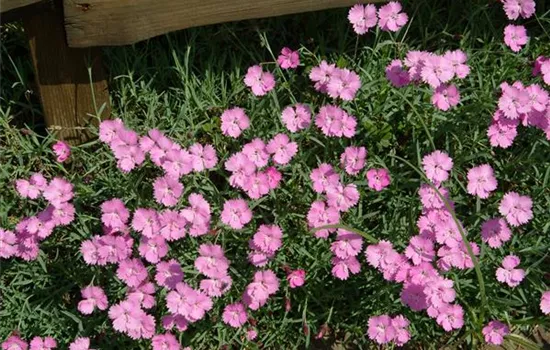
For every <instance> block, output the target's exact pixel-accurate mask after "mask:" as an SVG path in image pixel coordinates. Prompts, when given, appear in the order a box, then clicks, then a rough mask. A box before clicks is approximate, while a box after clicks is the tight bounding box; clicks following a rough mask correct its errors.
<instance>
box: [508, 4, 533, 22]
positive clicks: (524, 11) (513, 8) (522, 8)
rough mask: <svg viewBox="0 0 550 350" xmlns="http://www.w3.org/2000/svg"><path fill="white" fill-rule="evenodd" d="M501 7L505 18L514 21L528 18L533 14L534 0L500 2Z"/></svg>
mask: <svg viewBox="0 0 550 350" xmlns="http://www.w3.org/2000/svg"><path fill="white" fill-rule="evenodd" d="M502 7H503V8H504V12H506V17H508V19H510V20H516V19H518V18H519V17H520V16H521V17H523V18H529V17H531V16H532V15H533V14H534V13H535V7H536V5H535V0H502Z"/></svg>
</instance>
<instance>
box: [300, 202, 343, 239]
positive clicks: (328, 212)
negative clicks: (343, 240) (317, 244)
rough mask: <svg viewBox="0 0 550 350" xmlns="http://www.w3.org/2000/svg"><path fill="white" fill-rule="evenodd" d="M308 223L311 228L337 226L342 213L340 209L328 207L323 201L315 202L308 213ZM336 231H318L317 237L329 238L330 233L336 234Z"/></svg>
mask: <svg viewBox="0 0 550 350" xmlns="http://www.w3.org/2000/svg"><path fill="white" fill-rule="evenodd" d="M307 221H308V225H309V227H321V226H326V225H335V224H338V222H339V221H340V213H339V211H338V209H336V208H333V207H331V206H327V205H326V204H325V202H323V201H315V202H313V203H312V204H311V207H310V209H309V211H308V213H307ZM334 231H335V230H334V229H323V230H317V231H316V232H315V236H316V237H319V238H327V237H328V234H329V232H334Z"/></svg>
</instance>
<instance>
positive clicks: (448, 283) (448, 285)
mask: <svg viewBox="0 0 550 350" xmlns="http://www.w3.org/2000/svg"><path fill="white" fill-rule="evenodd" d="M453 284H454V283H453V281H452V280H449V279H446V278H443V277H440V276H436V277H433V278H432V279H431V280H430V281H429V282H427V283H426V285H425V286H424V293H425V294H426V297H427V301H428V303H429V305H431V306H435V307H436V308H438V309H439V308H441V307H442V306H444V305H446V304H450V303H452V302H453V301H454V300H455V298H456V292H455V290H454V289H453Z"/></svg>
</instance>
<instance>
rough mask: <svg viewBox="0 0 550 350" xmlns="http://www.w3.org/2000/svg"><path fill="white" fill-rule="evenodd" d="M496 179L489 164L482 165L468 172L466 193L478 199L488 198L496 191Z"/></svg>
mask: <svg viewBox="0 0 550 350" xmlns="http://www.w3.org/2000/svg"><path fill="white" fill-rule="evenodd" d="M497 184H498V183H497V179H496V178H495V175H494V172H493V168H491V166H490V165H489V164H482V165H480V166H477V167H474V168H472V169H470V170H469V171H468V193H469V194H471V195H473V196H478V197H479V198H483V199H485V198H488V197H489V195H490V194H491V192H493V191H494V190H496V189H497Z"/></svg>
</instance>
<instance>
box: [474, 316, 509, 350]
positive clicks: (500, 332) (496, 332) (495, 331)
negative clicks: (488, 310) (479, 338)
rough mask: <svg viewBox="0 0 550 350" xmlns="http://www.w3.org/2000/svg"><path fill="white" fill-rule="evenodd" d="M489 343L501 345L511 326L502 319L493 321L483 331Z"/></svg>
mask: <svg viewBox="0 0 550 350" xmlns="http://www.w3.org/2000/svg"><path fill="white" fill-rule="evenodd" d="M481 332H482V333H483V336H484V337H485V341H486V342H487V344H492V345H501V344H502V342H503V341H504V336H505V335H507V334H509V333H510V328H508V326H507V325H505V324H504V323H502V322H500V321H491V322H489V323H488V324H487V325H486V326H485V327H483V330H482V331H481Z"/></svg>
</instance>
